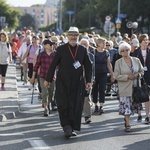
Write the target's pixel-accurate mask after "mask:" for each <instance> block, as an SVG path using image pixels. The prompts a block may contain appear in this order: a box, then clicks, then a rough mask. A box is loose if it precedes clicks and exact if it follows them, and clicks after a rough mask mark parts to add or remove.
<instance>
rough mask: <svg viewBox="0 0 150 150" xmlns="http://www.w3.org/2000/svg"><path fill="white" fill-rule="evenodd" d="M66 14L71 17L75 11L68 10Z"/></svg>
mask: <svg viewBox="0 0 150 150" xmlns="http://www.w3.org/2000/svg"><path fill="white" fill-rule="evenodd" d="M66 14H68V15H73V14H75V11H72V10H68V11H66Z"/></svg>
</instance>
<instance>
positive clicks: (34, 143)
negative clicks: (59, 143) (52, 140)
mask: <svg viewBox="0 0 150 150" xmlns="http://www.w3.org/2000/svg"><path fill="white" fill-rule="evenodd" d="M28 141H29V143H30V144H31V146H32V147H33V148H34V149H36V150H38V149H40V150H42V149H44V150H46V149H48V150H50V149H51V148H50V147H49V146H47V145H46V144H45V143H44V141H43V140H28Z"/></svg>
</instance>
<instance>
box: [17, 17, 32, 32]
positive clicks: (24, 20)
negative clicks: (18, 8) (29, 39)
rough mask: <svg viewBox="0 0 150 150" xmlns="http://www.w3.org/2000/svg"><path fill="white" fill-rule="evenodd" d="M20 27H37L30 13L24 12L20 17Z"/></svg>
mask: <svg viewBox="0 0 150 150" xmlns="http://www.w3.org/2000/svg"><path fill="white" fill-rule="evenodd" d="M19 18H20V19H19V21H20V23H19V29H23V28H24V27H26V28H30V27H32V28H33V29H35V20H34V18H33V17H32V16H31V15H30V14H23V15H22V16H20V17H19Z"/></svg>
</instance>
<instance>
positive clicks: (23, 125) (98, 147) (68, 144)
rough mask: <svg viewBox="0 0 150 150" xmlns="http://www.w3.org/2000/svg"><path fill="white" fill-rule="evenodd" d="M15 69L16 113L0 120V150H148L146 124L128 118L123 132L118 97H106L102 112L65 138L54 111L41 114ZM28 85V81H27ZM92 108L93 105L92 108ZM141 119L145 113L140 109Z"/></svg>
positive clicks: (148, 127)
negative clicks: (129, 128)
mask: <svg viewBox="0 0 150 150" xmlns="http://www.w3.org/2000/svg"><path fill="white" fill-rule="evenodd" d="M19 73H20V72H18V71H17V78H18V83H17V84H18V92H19V103H20V110H21V112H20V114H19V115H18V116H17V118H15V119H12V120H7V121H6V122H1V123H0V150H143V149H144V150H150V124H149V125H145V124H144V119H143V121H142V122H141V123H139V122H137V121H136V119H137V115H135V116H133V117H131V126H132V129H131V132H130V133H126V132H124V121H123V117H122V116H119V115H118V111H117V109H118V100H116V98H114V97H107V100H106V103H105V106H104V110H105V113H104V114H103V115H98V114H93V116H92V122H91V123H90V124H85V123H84V118H82V126H81V128H82V130H81V131H80V132H77V134H78V136H77V137H73V138H70V139H65V138H64V134H63V131H62V128H61V127H60V123H59V116H58V113H57V111H53V112H52V113H51V114H50V115H49V116H48V117H43V109H42V107H41V101H39V100H38V98H37V96H38V92H37V91H35V94H34V100H33V104H31V97H32V96H31V94H32V91H28V86H23V85H22V81H20V75H19ZM28 85H29V84H28ZM92 110H93V111H94V106H93V107H92ZM142 114H143V118H144V117H145V116H144V115H145V112H144V111H143V112H142Z"/></svg>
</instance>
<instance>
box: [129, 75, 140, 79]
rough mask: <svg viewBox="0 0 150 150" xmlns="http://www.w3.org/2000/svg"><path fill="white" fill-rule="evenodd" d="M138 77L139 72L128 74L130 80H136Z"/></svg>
mask: <svg viewBox="0 0 150 150" xmlns="http://www.w3.org/2000/svg"><path fill="white" fill-rule="evenodd" d="M137 78H138V74H129V75H128V79H129V80H135V79H137Z"/></svg>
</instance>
